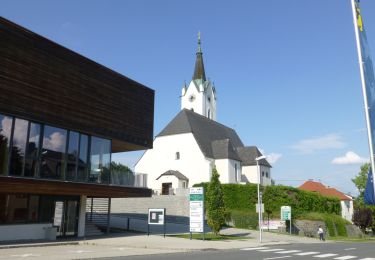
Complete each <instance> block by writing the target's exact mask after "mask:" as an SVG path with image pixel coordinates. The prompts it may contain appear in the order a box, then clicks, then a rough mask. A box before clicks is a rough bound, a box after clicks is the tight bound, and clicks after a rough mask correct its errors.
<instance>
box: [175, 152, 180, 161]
mask: <svg viewBox="0 0 375 260" xmlns="http://www.w3.org/2000/svg"><path fill="white" fill-rule="evenodd" d="M175 159H176V160H180V152H176V157H175Z"/></svg>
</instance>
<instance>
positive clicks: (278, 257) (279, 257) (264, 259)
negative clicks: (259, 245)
mask: <svg viewBox="0 0 375 260" xmlns="http://www.w3.org/2000/svg"><path fill="white" fill-rule="evenodd" d="M288 257H292V256H290V255H286V256H277V257H270V258H263V260H270V259H281V258H288Z"/></svg>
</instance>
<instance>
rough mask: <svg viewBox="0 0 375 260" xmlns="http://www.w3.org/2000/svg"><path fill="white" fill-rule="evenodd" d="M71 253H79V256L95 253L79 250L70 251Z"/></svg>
mask: <svg viewBox="0 0 375 260" xmlns="http://www.w3.org/2000/svg"><path fill="white" fill-rule="evenodd" d="M69 252H70V253H77V254H82V253H92V252H94V251H87V250H77V251H69Z"/></svg>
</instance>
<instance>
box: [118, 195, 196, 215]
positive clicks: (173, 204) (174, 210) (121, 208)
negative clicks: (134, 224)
mask: <svg viewBox="0 0 375 260" xmlns="http://www.w3.org/2000/svg"><path fill="white" fill-rule="evenodd" d="M149 208H166V214H167V215H174V216H186V217H188V216H189V197H188V196H173V195H162V196H153V197H151V198H119V199H115V198H114V199H112V202H111V213H113V214H116V213H140V214H148V209H149Z"/></svg>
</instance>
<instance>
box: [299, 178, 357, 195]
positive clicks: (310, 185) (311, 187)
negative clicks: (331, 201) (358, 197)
mask: <svg viewBox="0 0 375 260" xmlns="http://www.w3.org/2000/svg"><path fill="white" fill-rule="evenodd" d="M299 189H301V190H307V191H314V192H318V193H320V194H321V195H323V196H331V197H336V198H339V199H340V200H351V199H352V198H351V197H349V196H347V195H345V194H344V193H342V192H341V191H338V190H336V189H335V188H331V187H326V186H324V185H323V184H322V183H320V182H315V181H306V182H305V183H304V184H302V185H301V186H299Z"/></svg>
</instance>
